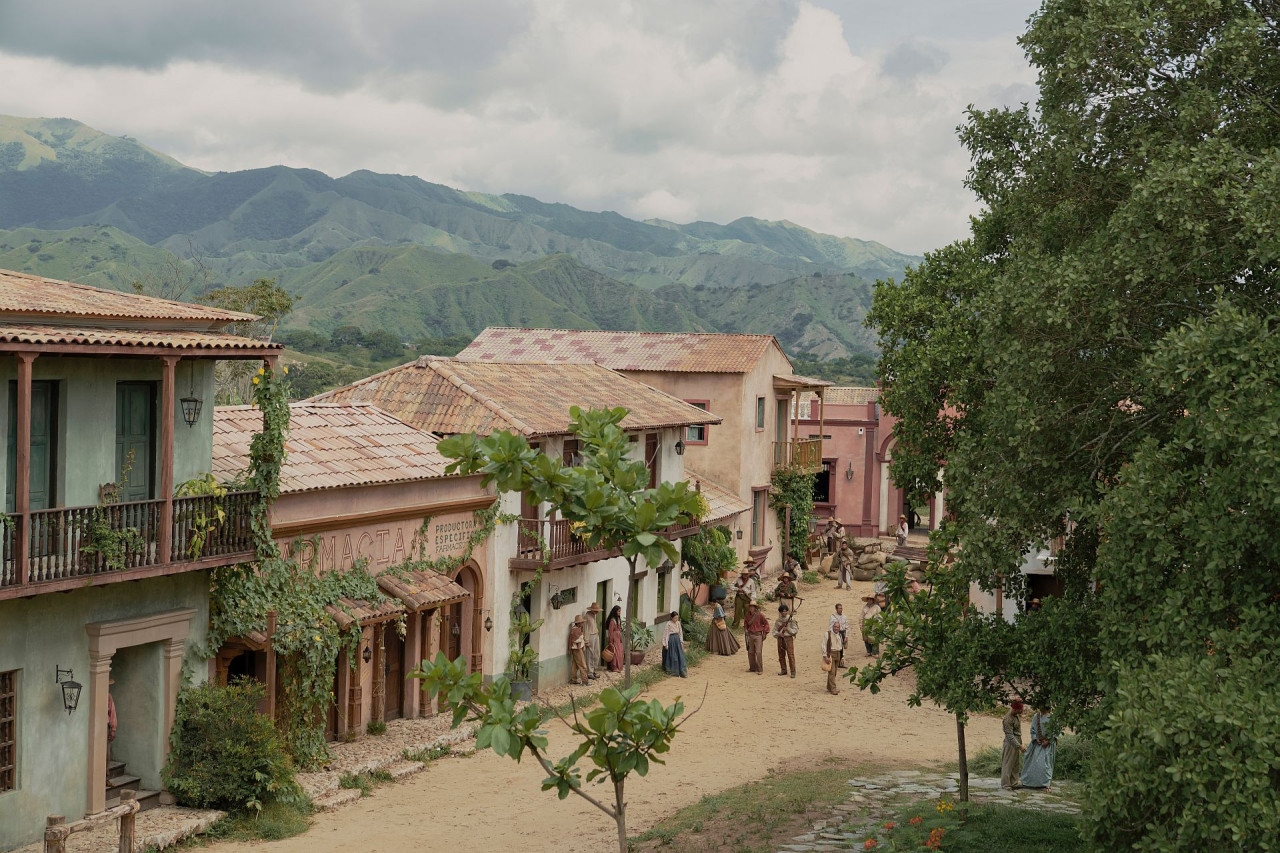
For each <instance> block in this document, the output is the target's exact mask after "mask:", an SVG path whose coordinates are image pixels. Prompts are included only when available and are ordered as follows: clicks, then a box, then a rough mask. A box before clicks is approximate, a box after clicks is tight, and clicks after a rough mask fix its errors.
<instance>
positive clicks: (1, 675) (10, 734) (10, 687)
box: [0, 669, 21, 796]
mask: <svg viewBox="0 0 1280 853" xmlns="http://www.w3.org/2000/svg"><path fill="white" fill-rule="evenodd" d="M20 671H21V670H17V669H11V670H9V671H7V672H0V761H4V759H3V757H2V756H4V754H5V750H6V749H7V751H8V755H9V758H8V762H7V763H4V764H0V796H3V795H4V794H7V793H9V792H10V791H16V790H18V673H19V672H20ZM6 706H7V708H8V711H7V716H4V714H5V713H6V711H5V709H6Z"/></svg>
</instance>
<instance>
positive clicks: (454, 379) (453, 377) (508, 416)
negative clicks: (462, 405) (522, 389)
mask: <svg viewBox="0 0 1280 853" xmlns="http://www.w3.org/2000/svg"><path fill="white" fill-rule="evenodd" d="M424 358H425V356H424ZM421 360H422V359H419V361H421ZM458 363H459V362H456V361H451V360H450V359H447V358H436V359H431V360H429V361H428V362H427V365H426V366H427V367H428V368H429V369H430V370H432V371H434V372H435V373H436V374H438V375H440V376H442V377H444V378H445V379H446V380H448V381H449V382H450V383H451V384H453V385H454V386H455V387H456V388H457V389H458V390H459V391H461V392H462V393H464V394H466V395H467V396H468V397H471V398H472V399H474V400H476V401H478V402H479V403H480V405H482V406H484V407H485V408H486V409H488V410H489V411H491V412H493V413H494V414H495V415H497V416H498V417H500V418H502V419H503V420H505V421H506V422H507V423H509V424H511V425H512V426H514V427H515V428H516V429H518V430H520V431H521V432H523V433H525V434H526V435H536V434H537V433H538V430H536V429H534V428H533V427H531V426H529V425H528V424H527V423H525V422H524V421H523V420H521V419H520V418H518V417H516V416H515V415H513V414H512V413H511V412H509V411H507V410H506V409H505V408H504V407H503V406H502V405H501V404H500V403H498V402H497V401H496V400H493V399H491V398H490V397H489V396H488V395H486V394H484V393H482V392H481V391H480V389H478V388H476V387H475V386H473V385H472V384H471V383H469V382H467V380H465V379H463V378H462V377H461V376H459V375H458V374H457V372H456V371H453V370H449V369H447V368H444V365H445V364H455V365H456V364H458Z"/></svg>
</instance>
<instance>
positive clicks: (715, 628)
mask: <svg viewBox="0 0 1280 853" xmlns="http://www.w3.org/2000/svg"><path fill="white" fill-rule="evenodd" d="M740 648H742V646H741V644H740V643H739V642H738V638H737V637H735V636H733V632H732V631H730V630H729V626H728V625H726V624H725V621H724V608H723V607H721V606H720V602H716V609H715V610H714V611H713V612H712V614H711V627H710V628H708V629H707V651H709V652H711V653H713V654H717V655H726V656H727V655H736V654H737V653H738V649H740Z"/></svg>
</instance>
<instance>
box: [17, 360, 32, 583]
mask: <svg viewBox="0 0 1280 853" xmlns="http://www.w3.org/2000/svg"><path fill="white" fill-rule="evenodd" d="M17 356H18V405H17V411H16V412H15V413H14V415H15V417H16V419H17V424H18V434H17V436H16V438H17V442H16V444H17V448H16V453H15V454H14V455H15V459H14V465H15V467H16V468H17V470H16V471H15V472H14V478H13V480H14V495H13V511H14V513H15V514H16V515H17V520H18V527H17V529H16V530H15V531H14V543H13V544H14V549H13V559H14V564H15V566H16V567H17V569H18V585H19V586H21V585H23V584H26V583H27V581H28V580H29V579H30V566H29V565H28V564H27V563H28V560H27V556H28V554H29V553H30V551H31V363H32V362H33V361H35V360H36V353H34V352H20V353H17Z"/></svg>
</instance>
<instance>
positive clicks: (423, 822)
mask: <svg viewBox="0 0 1280 853" xmlns="http://www.w3.org/2000/svg"><path fill="white" fill-rule="evenodd" d="M870 587H871V584H869V583H866V584H854V589H853V591H852V592H849V591H845V590H836V589H835V588H834V583H833V582H831V581H826V580H824V581H823V582H822V583H821V584H819V585H818V586H813V587H804V586H802V587H801V595H802V596H803V597H804V598H805V601H804V603H803V605H802V606H801V608H800V610H799V614H798V621H799V623H800V634H799V636H798V637H797V644H796V661H797V664H798V668H799V675H798V677H797V678H795V679H794V680H793V679H790V678H780V677H779V676H778V674H777V673H778V666H777V654H776V651H775V646H774V643H773V640H772V639H769V640H767V641H766V644H765V673H764V674H763V675H753V674H748V673H747V671H746V669H747V657H746V650H745V649H742V650H741V651H739V652H738V654H736V655H734V656H732V657H719V656H715V655H712V656H709V657H708V658H707V659H706V660H705V661H704V662H703V663H702V664H700V665H699V666H698V667H696V668H694V669H692V670H690V671H689V677H688V678H687V679H681V678H669V679H666V680H664V681H661V682H659V683H658V684H656V685H655V686H654V687H653V688H652V689H651V691H650V694H649V695H651V696H654V697H656V698H658V699H660V700H661V701H663V702H664V703H669V702H671V701H672V700H673V699H675V698H676V697H677V696H680V697H683V698H684V701H685V704H686V705H687V706H690V707H693V706H696V705H697V704H698V702H699V701H700V700H701V698H702V694H703V690H704V689H705V690H706V704H705V705H704V706H703V708H702V710H701V712H700V713H698V714H697V715H696V716H694V717H693V719H691V720H690V721H689V722H688V723H687V725H686V727H685V728H684V730H682V731H681V733H680V734H679V735H678V736H677V737H676V739H675V741H674V743H673V745H672V749H671V752H670V754H669V756H668V761H667V765H666V766H665V767H663V766H658V765H655V766H654V767H653V769H652V770H651V771H650V773H649V775H648V777H646V778H643V779H642V778H639V777H637V776H634V775H633V776H632V778H631V779H629V780H628V782H627V792H626V793H627V803H628V809H627V828H628V832H629V833H630V834H632V835H635V834H636V833H638V832H641V831H643V830H644V829H646V828H647V827H649V826H651V825H652V824H654V823H655V822H656V821H658V820H660V819H661V818H663V817H664V816H666V815H668V814H670V813H672V812H674V811H676V810H677V809H680V808H682V807H684V806H687V805H690V804H692V803H694V802H697V801H698V800H699V799H700V798H702V797H703V796H704V795H706V794H714V793H717V792H719V791H723V790H725V789H727V788H731V787H734V786H736V785H741V784H743V783H745V782H749V781H752V780H754V779H759V778H762V777H764V776H765V775H766V773H767V771H768V770H769V768H772V767H779V766H781V765H782V764H784V763H785V764H786V766H787V768H788V769H790V770H794V769H801V768H803V767H805V766H806V765H807V766H809V767H819V766H821V762H822V761H823V759H825V758H830V757H838V758H842V759H847V760H850V761H867V762H875V763H879V764H883V765H916V764H932V763H935V762H944V761H954V760H955V734H956V732H955V720H954V718H953V717H951V716H949V715H947V714H946V713H944V712H943V711H941V710H939V709H937V708H933V707H931V706H926V707H923V708H909V707H907V704H906V699H907V696H908V694H909V693H910V689H911V682H910V677H909V676H907V677H903V678H898V679H894V680H893V681H891V682H890V683H888V684H886V685H885V686H884V688H883V689H882V690H881V692H880V693H879V694H877V695H874V696H873V695H871V694H870V693H867V692H864V691H860V690H858V689H857V688H856V687H853V686H851V685H849V684H848V683H847V682H844V683H843V684H842V687H841V692H840V695H839V696H830V695H828V694H827V692H826V673H824V672H823V671H822V669H821V666H820V653H819V644H820V642H821V640H822V638H823V632H824V631H825V630H826V626H827V619H828V617H829V615H830V614H831V613H832V612H834V605H835V603H836V602H837V601H839V602H842V603H843V604H844V608H845V613H846V615H849V616H850V622H851V625H850V632H849V634H850V641H851V642H852V641H854V640H855V638H856V635H857V627H856V626H857V618H856V616H857V613H858V612H860V610H861V607H862V602H861V600H860V599H861V596H862V595H864V594H866V592H867V591H869V590H870ZM765 607H766V613H768V614H769V615H770V616H776V615H777V614H776V612H775V611H774V609H773V606H772V605H768V604H766V605H765ZM739 636H741V634H740V633H739ZM853 644H854V649H853V650H852V658H851V660H852V662H854V663H857V664H859V665H860V664H861V663H862V662H864V661H865V660H866V658H865V656H864V654H863V650H862V644H861V641H860V640H858V641H857V642H854V643H853ZM582 689H583V691H584V692H590V688H582ZM549 737H550V740H551V746H550V749H549V754H550V756H551V757H552V759H553V760H554V759H557V758H559V757H560V756H562V755H566V754H568V753H569V752H570V751H572V746H573V743H572V740H571V738H570V737H569V736H568V734H567V732H566V731H565V729H564V727H563V726H561V725H560V724H559V723H558V722H553V723H552V724H550V725H549ZM1000 739H1001V734H1000V721H999V720H997V719H993V718H990V717H983V716H975V717H973V718H971V720H970V724H969V728H968V732H967V741H968V748H969V750H970V753H971V754H972V753H974V752H976V751H977V750H979V749H981V748H982V747H984V746H987V745H995V744H998V743H999V742H1000ZM585 769H586V768H585V767H584V773H585ZM544 775H545V774H544V773H543V772H542V769H541V768H540V767H539V766H538V765H537V764H536V763H535V762H533V761H532V760H530V759H527V758H526V759H525V760H524V761H522V762H521V763H519V764H517V763H516V762H514V761H512V760H511V759H509V758H505V757H502V758H500V757H498V756H496V755H495V754H494V753H493V752H491V751H489V750H484V751H482V752H478V753H476V755H474V756H473V757H471V758H461V759H445V760H442V761H439V762H437V763H435V764H433V765H431V766H430V767H428V768H427V770H426V771H425V772H423V773H419V774H418V775H416V776H414V777H412V778H411V779H409V780H408V781H406V782H404V783H401V784H397V785H388V786H385V787H381V788H379V789H377V790H376V791H375V792H374V794H373V796H372V797H370V798H367V799H365V800H363V801H361V802H359V803H357V804H353V805H350V806H346V807H344V808H340V809H338V810H337V811H333V812H328V813H325V814H320V815H317V816H316V818H315V822H314V824H313V825H312V827H311V829H309V830H308V831H307V832H306V833H304V834H303V835H300V836H297V837H295V838H290V839H287V840H284V841H278V842H271V843H265V842H258V843H252V844H249V843H235V844H232V843H227V844H217V845H214V846H213V847H212V849H214V850H216V851H217V853H241V851H248V850H256V851H259V853H261V849H262V848H269V850H270V853H330V851H332V853H339V851H342V853H347V851H370V853H392V851H395V853H399V851H428V850H450V851H498V850H521V851H530V853H534V851H560V853H564V852H565V851H572V853H598V851H604V850H609V849H616V848H615V845H616V835H615V830H614V825H613V822H612V820H610V819H609V818H607V817H606V816H605V815H604V814H602V813H601V812H599V811H597V810H595V809H594V808H593V807H591V806H590V805H588V804H587V803H586V802H585V801H583V800H582V799H581V798H579V797H574V796H570V797H569V799H567V800H565V801H563V802H561V801H558V800H557V799H556V795H555V793H554V792H544V791H542V790H540V787H539V782H540V781H541V779H542V778H543V776H544ZM593 787H596V788H597V790H599V791H600V792H601V794H602V795H603V794H604V793H605V791H606V790H607V789H606V788H604V787H603V786H593ZM609 793H610V795H611V790H610V791H609Z"/></svg>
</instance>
